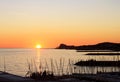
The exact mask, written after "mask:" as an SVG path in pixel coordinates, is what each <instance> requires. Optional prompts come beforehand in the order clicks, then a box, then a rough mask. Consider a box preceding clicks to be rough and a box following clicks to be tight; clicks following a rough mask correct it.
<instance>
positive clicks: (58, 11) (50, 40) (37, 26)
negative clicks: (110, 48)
mask: <svg viewBox="0 0 120 82" xmlns="http://www.w3.org/2000/svg"><path fill="white" fill-rule="evenodd" d="M106 41H107V42H108V41H109V42H117V43H120V0H0V47H1V48H34V47H35V45H36V44H41V45H42V46H43V47H44V48H54V47H57V46H58V45H59V44H60V43H65V44H68V45H85V44H96V43H99V42H106Z"/></svg>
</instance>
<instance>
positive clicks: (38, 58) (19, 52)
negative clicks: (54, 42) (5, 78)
mask: <svg viewBox="0 0 120 82" xmlns="http://www.w3.org/2000/svg"><path fill="white" fill-rule="evenodd" d="M86 53H88V52H76V50H60V49H0V71H4V70H6V71H7V72H9V73H12V74H16V75H20V76H25V74H26V73H27V71H28V62H31V61H34V62H35V63H36V65H39V63H41V65H42V66H43V67H44V65H45V63H46V62H47V64H48V65H49V66H50V61H51V60H52V61H53V62H57V64H58V65H59V64H60V61H61V59H62V61H63V62H64V66H67V64H68V63H69V60H70V61H72V64H74V63H75V62H77V61H79V60H88V59H96V60H112V59H113V58H115V57H113V56H86V55H84V54H86ZM4 66H5V67H4Z"/></svg>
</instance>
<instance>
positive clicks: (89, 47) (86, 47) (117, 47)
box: [57, 42, 120, 51]
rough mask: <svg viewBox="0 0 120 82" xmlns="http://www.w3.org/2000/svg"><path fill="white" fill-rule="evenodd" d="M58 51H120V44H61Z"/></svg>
mask: <svg viewBox="0 0 120 82" xmlns="http://www.w3.org/2000/svg"><path fill="white" fill-rule="evenodd" d="M57 49H76V50H112V51H120V43H112V42H102V43H98V44H95V45H83V46H74V45H66V44H60V45H59V46H58V47H57Z"/></svg>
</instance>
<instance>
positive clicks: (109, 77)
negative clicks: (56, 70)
mask: <svg viewBox="0 0 120 82" xmlns="http://www.w3.org/2000/svg"><path fill="white" fill-rule="evenodd" d="M0 82H120V75H118V73H113V74H110V73H102V74H73V77H72V78H66V79H59V80H56V81H50V80H49V81H37V80H33V79H30V78H25V77H21V76H17V75H13V74H9V73H5V72H0Z"/></svg>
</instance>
